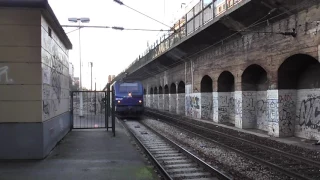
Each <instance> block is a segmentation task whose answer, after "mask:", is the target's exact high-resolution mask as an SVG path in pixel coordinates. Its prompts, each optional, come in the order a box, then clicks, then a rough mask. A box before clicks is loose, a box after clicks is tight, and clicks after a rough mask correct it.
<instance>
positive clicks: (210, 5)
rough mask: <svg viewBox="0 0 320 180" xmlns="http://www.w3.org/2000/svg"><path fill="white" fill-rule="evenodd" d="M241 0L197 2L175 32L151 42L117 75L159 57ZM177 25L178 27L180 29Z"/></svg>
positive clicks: (201, 0)
mask: <svg viewBox="0 0 320 180" xmlns="http://www.w3.org/2000/svg"><path fill="white" fill-rule="evenodd" d="M241 1H242V0H200V2H199V3H197V4H195V5H194V6H193V8H192V9H191V10H190V11H189V12H188V13H186V14H185V15H184V16H182V18H181V19H180V20H179V21H178V22H177V23H175V24H174V26H173V28H172V29H174V30H175V31H174V32H170V31H169V32H168V33H164V35H163V38H161V37H160V40H159V41H158V40H156V42H155V43H154V44H151V47H153V48H151V47H148V48H147V50H146V51H144V52H143V53H142V55H139V57H138V58H136V59H135V60H134V61H133V62H132V63H130V65H129V66H128V67H127V68H125V70H123V71H122V72H121V73H119V74H118V75H117V76H119V75H121V74H122V73H125V72H126V71H128V70H129V69H134V68H136V69H138V68H140V67H142V66H144V65H145V64H147V63H148V62H150V61H152V60H153V59H155V58H157V57H159V56H160V55H162V54H163V53H164V52H166V51H167V50H168V49H170V48H171V47H173V46H174V45H176V44H178V43H179V42H181V40H182V39H184V38H186V37H188V36H190V35H191V34H193V33H194V32H195V31H196V30H197V29H198V28H200V27H202V26H203V25H205V24H207V23H208V22H210V21H212V20H214V19H216V18H217V17H218V16H221V15H222V14H224V13H225V12H226V11H227V10H228V9H231V8H232V7H234V5H236V4H238V3H239V2H241ZM190 13H191V18H190V19H188V18H187V16H189V14H190ZM181 21H182V22H181ZM177 25H178V26H177ZM175 27H178V29H176V28H175ZM150 57H151V58H150ZM147 58H148V59H147ZM144 59H145V60H144ZM134 71H135V70H134Z"/></svg>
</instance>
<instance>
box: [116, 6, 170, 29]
mask: <svg viewBox="0 0 320 180" xmlns="http://www.w3.org/2000/svg"><path fill="white" fill-rule="evenodd" d="M114 2H116V3H118V4H120V5H122V6H125V7H127V8H129V9H131V10H133V11H135V12H137V13H139V14H141V15H143V16H145V17H147V18H149V19H152V20H153V21H156V22H158V23H160V24H162V25H164V26H167V27H169V28H171V26H169V25H167V24H165V23H163V22H161V21H158V20H156V19H155V18H153V17H150V16H148V15H146V14H144V13H142V12H140V11H138V10H136V9H134V8H132V7H130V6H128V5H126V4H124V3H123V2H122V1H120V0H114Z"/></svg>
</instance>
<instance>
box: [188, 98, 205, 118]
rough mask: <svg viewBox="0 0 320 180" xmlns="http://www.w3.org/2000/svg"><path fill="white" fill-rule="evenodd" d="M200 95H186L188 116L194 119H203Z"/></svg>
mask: <svg viewBox="0 0 320 180" xmlns="http://www.w3.org/2000/svg"><path fill="white" fill-rule="evenodd" d="M200 96H201V94H200V93H193V94H186V100H185V104H186V105H185V106H186V115H187V116H190V117H194V118H199V119H200V118H201V112H200V106H201V102H200Z"/></svg>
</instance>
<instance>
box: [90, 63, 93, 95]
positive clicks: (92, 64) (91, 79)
mask: <svg viewBox="0 0 320 180" xmlns="http://www.w3.org/2000/svg"><path fill="white" fill-rule="evenodd" d="M89 63H90V65H91V66H90V67H91V91H92V90H93V89H92V66H93V62H89Z"/></svg>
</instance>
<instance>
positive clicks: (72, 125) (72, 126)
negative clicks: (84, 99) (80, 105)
mask: <svg viewBox="0 0 320 180" xmlns="http://www.w3.org/2000/svg"><path fill="white" fill-rule="evenodd" d="M70 111H71V112H70V113H71V128H72V129H73V128H74V124H73V91H71V109H70Z"/></svg>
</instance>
